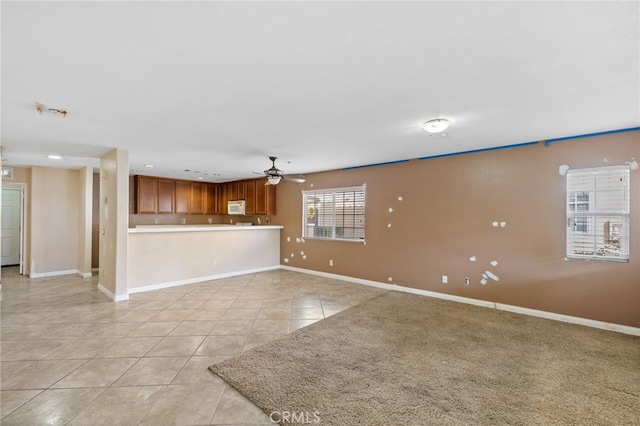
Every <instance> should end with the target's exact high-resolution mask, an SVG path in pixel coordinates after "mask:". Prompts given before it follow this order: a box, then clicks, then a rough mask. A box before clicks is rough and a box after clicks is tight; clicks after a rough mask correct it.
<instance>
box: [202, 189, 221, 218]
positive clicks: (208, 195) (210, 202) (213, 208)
mask: <svg viewBox="0 0 640 426" xmlns="http://www.w3.org/2000/svg"><path fill="white" fill-rule="evenodd" d="M218 213H219V211H218V184H216V183H207V184H205V188H204V214H218Z"/></svg>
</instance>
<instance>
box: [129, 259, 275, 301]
mask: <svg viewBox="0 0 640 426" xmlns="http://www.w3.org/2000/svg"><path fill="white" fill-rule="evenodd" d="M274 269H280V265H274V266H265V267H263V268H256V269H246V270H244V271H237V272H227V273H224V274H218V275H207V276H204V277H197V278H189V279H186V280H179V281H169V282H165V283H158V284H151V285H146V286H143V287H134V288H130V289H129V294H134V293H143V292H145V291H152V290H161V289H163V288H170V287H177V286H181V285H187V284H195V283H200V282H203V281H211V280H218V279H221V278H229V277H235V276H238V275H246V274H255V273H257V272H264V271H272V270H274Z"/></svg>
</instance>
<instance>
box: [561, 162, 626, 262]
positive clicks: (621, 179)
mask: <svg viewBox="0 0 640 426" xmlns="http://www.w3.org/2000/svg"><path fill="white" fill-rule="evenodd" d="M629 194H630V188H629V166H613V167H598V168H593V169H576V170H569V171H567V257H570V258H579V259H597V260H618V261H628V260H629Z"/></svg>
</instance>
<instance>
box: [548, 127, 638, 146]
mask: <svg viewBox="0 0 640 426" xmlns="http://www.w3.org/2000/svg"><path fill="white" fill-rule="evenodd" d="M636 130H640V127H629V128H628V129H619V130H609V131H607V132H598V133H587V134H585V135H577V136H567V137H565V138H555V139H547V141H546V142H545V143H544V146H549V145H551V144H552V143H553V142H562V141H569V140H571V139H581V138H590V137H592V136H603V135H613V134H615V133H625V132H635V131H636Z"/></svg>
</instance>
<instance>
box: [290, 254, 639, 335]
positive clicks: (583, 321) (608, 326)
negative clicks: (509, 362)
mask: <svg viewBox="0 0 640 426" xmlns="http://www.w3.org/2000/svg"><path fill="white" fill-rule="evenodd" d="M280 268H281V269H286V270H289V271H295V272H301V273H303V274H309V275H317V276H321V277H325V278H333V279H337V280H342V281H349V282H353V283H358V284H364V285H368V286H372V287H378V288H383V289H386V290H395V291H402V292H405V293H413V294H418V295H421V296H428V297H433V298H436V299H444V300H450V301H453V302H460V303H467V304H469V305H476V306H483V307H485V308H493V309H498V310H501V311H508V312H514V313H517V314H523V315H529V316H533V317H539V318H545V319H550V320H554V321H561V322H567V323H571V324H577V325H584V326H587V327H592V328H599V329H601V330H608V331H615V332H618V333H623V334H630V335H633V336H640V328H637V327H631V326H628V325H621V324H614V323H610V322H604V321H596V320H592V319H588V318H581V317H574V316H571V315H563V314H557V313H554V312H547V311H540V310H537V309H529V308H523V307H520V306H514V305H506V304H504V303H495V302H488V301H486V300H478V299H471V298H469V297H462V296H455V295H452V294H445V293H438V292H435V291H428V290H420V289H417V288H411V287H403V286H399V285H396V284H386V283H381V282H378V281H370V280H364V279H362V278H354V277H348V276H346V275H338V274H332V273H328V272H321V271H313V270H311V269H303V268H296V267H293V266H287V265H280Z"/></svg>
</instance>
